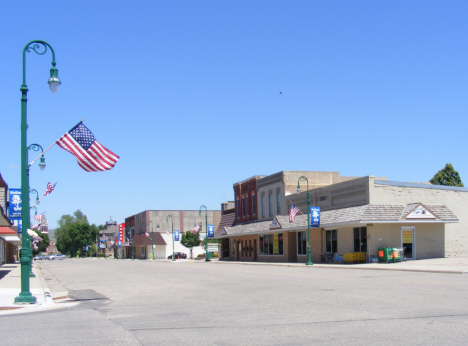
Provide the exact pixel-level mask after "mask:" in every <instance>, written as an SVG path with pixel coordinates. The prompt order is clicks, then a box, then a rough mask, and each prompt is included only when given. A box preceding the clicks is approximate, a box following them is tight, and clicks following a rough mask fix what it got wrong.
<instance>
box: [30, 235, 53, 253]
mask: <svg viewBox="0 0 468 346" xmlns="http://www.w3.org/2000/svg"><path fill="white" fill-rule="evenodd" d="M38 235H39V237H41V238H42V241H40V242H39V243H37V250H34V249H33V255H34V256H36V255H37V254H39V253H41V252H45V251H46V250H47V247H48V246H49V245H50V239H49V236H48V235H47V233H38Z"/></svg>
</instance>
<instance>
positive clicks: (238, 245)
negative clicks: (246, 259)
mask: <svg viewBox="0 0 468 346" xmlns="http://www.w3.org/2000/svg"><path fill="white" fill-rule="evenodd" d="M236 244H237V246H236V253H237V256H236V260H237V261H238V260H239V254H240V241H238V242H236Z"/></svg>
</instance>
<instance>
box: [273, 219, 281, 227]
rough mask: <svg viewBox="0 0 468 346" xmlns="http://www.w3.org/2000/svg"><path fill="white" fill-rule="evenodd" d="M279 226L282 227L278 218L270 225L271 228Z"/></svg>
mask: <svg viewBox="0 0 468 346" xmlns="http://www.w3.org/2000/svg"><path fill="white" fill-rule="evenodd" d="M277 228H281V226H280V224H279V222H278V220H276V218H274V219H273V221H271V226H270V229H277Z"/></svg>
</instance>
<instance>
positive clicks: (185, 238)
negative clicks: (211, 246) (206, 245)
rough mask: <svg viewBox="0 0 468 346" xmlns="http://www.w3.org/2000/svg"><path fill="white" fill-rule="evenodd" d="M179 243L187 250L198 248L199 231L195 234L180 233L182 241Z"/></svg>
mask: <svg viewBox="0 0 468 346" xmlns="http://www.w3.org/2000/svg"><path fill="white" fill-rule="evenodd" d="M180 243H181V244H182V245H183V246H185V247H188V248H190V249H191V248H192V247H194V246H199V245H200V231H198V232H197V233H195V234H194V233H192V232H185V233H182V239H181V240H180Z"/></svg>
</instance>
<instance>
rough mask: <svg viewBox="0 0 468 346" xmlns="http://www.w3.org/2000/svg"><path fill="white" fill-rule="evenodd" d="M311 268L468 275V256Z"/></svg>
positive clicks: (249, 263)
mask: <svg viewBox="0 0 468 346" xmlns="http://www.w3.org/2000/svg"><path fill="white" fill-rule="evenodd" d="M212 263H219V264H244V265H270V266H288V267H304V266H305V263H270V262H239V261H223V260H220V261H213V262H212ZM308 267H310V268H346V269H371V270H392V271H412V272H427V273H446V274H465V275H468V257H455V258H435V259H425V260H414V261H406V262H397V263H357V264H334V263H314V264H313V265H312V266H308Z"/></svg>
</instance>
